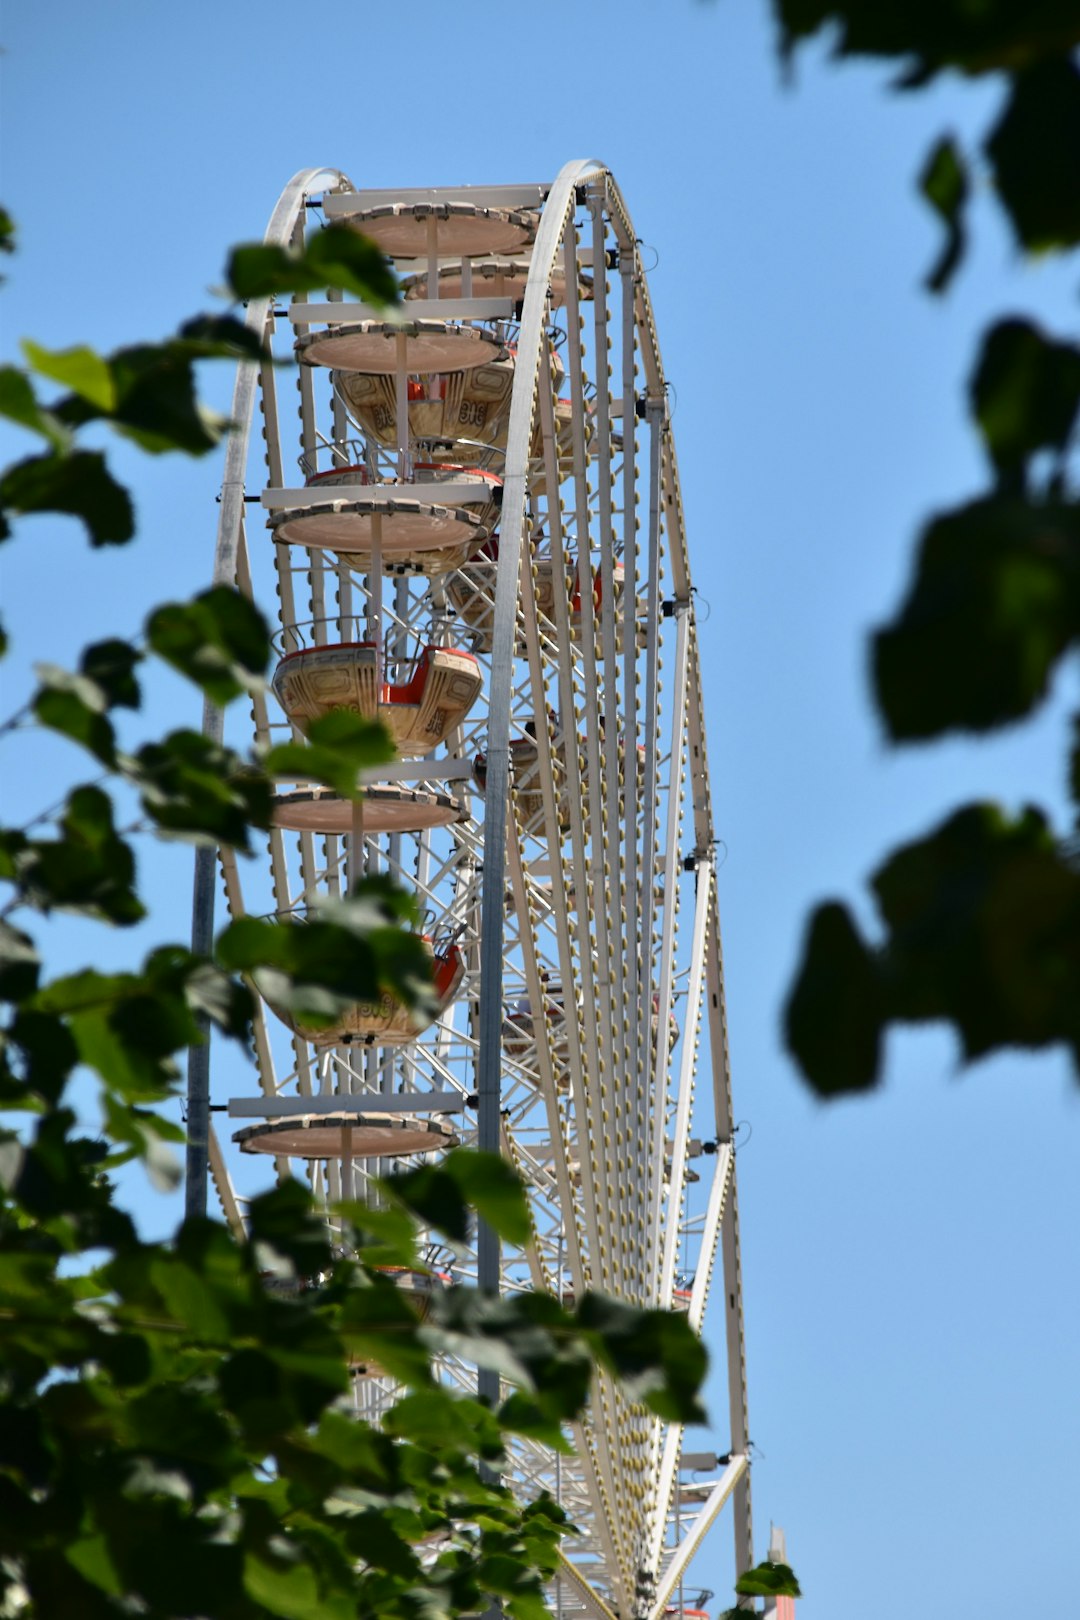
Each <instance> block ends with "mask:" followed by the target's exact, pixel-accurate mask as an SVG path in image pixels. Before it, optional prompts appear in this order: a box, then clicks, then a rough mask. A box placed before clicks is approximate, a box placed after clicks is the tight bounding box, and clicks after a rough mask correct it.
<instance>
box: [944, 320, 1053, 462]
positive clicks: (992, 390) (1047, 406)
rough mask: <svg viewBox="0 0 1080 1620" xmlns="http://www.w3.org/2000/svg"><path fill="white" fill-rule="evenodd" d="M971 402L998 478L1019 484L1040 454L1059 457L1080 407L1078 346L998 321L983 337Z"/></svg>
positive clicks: (1016, 323)
mask: <svg viewBox="0 0 1080 1620" xmlns="http://www.w3.org/2000/svg"><path fill="white" fill-rule="evenodd" d="M971 400H972V405H973V407H974V411H975V415H976V417H977V418H978V422H979V426H980V428H981V429H982V435H983V438H984V439H985V441H986V447H987V450H988V451H989V453H990V457H991V460H992V461H993V463H994V466H995V468H996V469H997V472H998V476H999V478H1002V479H1003V480H1011V481H1012V482H1013V483H1014V484H1017V485H1022V484H1023V482H1024V479H1025V475H1026V472H1027V464H1028V461H1029V459H1030V458H1031V457H1032V456H1033V455H1035V454H1036V452H1037V451H1039V450H1054V451H1057V452H1058V454H1059V455H1061V454H1062V453H1063V452H1064V450H1065V448H1066V445H1067V444H1068V441H1069V438H1070V436H1071V434H1072V431H1073V427H1074V426H1075V423H1076V414H1077V409H1078V408H1080V348H1078V347H1077V346H1076V345H1075V344H1073V343H1055V342H1054V341H1053V340H1052V339H1049V338H1047V337H1045V336H1044V334H1043V333H1042V332H1041V331H1040V330H1039V328H1038V327H1037V326H1034V325H1033V324H1032V323H1031V322H1030V321H1026V320H1021V319H1016V318H1014V319H1011V320H1003V321H998V322H997V323H996V324H995V325H994V326H993V327H991V329H990V331H989V332H988V333H987V334H986V336H985V338H984V339H983V347H982V353H981V354H980V356H979V363H978V366H977V368H976V371H975V375H974V376H973V378H972V380H971Z"/></svg>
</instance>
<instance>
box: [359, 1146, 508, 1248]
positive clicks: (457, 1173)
mask: <svg viewBox="0 0 1080 1620" xmlns="http://www.w3.org/2000/svg"><path fill="white" fill-rule="evenodd" d="M383 1185H384V1186H385V1187H386V1188H387V1189H388V1191H389V1192H391V1193H392V1195H393V1196H394V1197H395V1198H397V1199H399V1200H400V1202H401V1203H402V1204H404V1205H405V1207H406V1208H407V1209H410V1210H411V1211H412V1213H413V1214H414V1215H416V1216H417V1217H418V1218H419V1219H420V1221H421V1222H422V1223H423V1224H424V1225H427V1226H434V1227H436V1228H437V1229H438V1230H439V1231H440V1232H445V1233H446V1235H447V1236H448V1237H449V1238H452V1239H453V1241H454V1242H456V1243H463V1242H465V1240H466V1239H467V1237H468V1232H469V1209H470V1207H471V1208H473V1209H475V1210H476V1211H477V1213H478V1214H479V1215H480V1216H481V1218H482V1219H483V1220H485V1221H487V1223H488V1225H489V1226H491V1227H492V1228H493V1230H494V1231H495V1232H497V1233H498V1235H499V1236H500V1237H501V1238H503V1239H504V1240H505V1241H506V1242H507V1243H515V1244H522V1243H524V1242H526V1241H527V1239H528V1237H529V1235H530V1232H531V1230H532V1226H531V1221H530V1218H529V1206H528V1203H527V1200H526V1198H525V1192H524V1188H523V1187H522V1185H521V1182H520V1180H519V1179H518V1177H517V1175H516V1174H515V1173H514V1171H513V1169H512V1168H511V1166H510V1165H508V1164H507V1163H506V1161H505V1159H501V1158H500V1157H499V1155H498V1154H497V1153H481V1152H479V1151H477V1150H476V1149H475V1148H457V1149H455V1150H454V1152H452V1153H450V1154H448V1155H447V1157H446V1158H445V1159H443V1160H442V1162H441V1163H440V1164H425V1165H421V1166H420V1167H419V1168H418V1169H416V1170H409V1171H406V1172H405V1173H404V1174H403V1175H399V1176H392V1177H390V1178H388V1179H387V1180H386V1181H385V1182H384V1183H383Z"/></svg>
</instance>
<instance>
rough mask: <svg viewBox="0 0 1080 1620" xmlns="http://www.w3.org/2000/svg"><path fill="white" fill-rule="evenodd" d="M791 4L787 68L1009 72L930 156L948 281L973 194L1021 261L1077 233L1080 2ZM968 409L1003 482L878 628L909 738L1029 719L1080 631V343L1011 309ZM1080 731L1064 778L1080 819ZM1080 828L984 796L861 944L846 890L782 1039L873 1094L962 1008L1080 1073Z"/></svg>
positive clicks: (932, 525) (784, 23)
mask: <svg viewBox="0 0 1080 1620" xmlns="http://www.w3.org/2000/svg"><path fill="white" fill-rule="evenodd" d="M774 8H775V12H776V15H777V19H778V22H779V25H780V32H781V49H782V52H783V54H784V56H785V57H786V58H787V59H789V60H790V59H791V57H792V56H793V53H794V52H795V51H796V49H797V47H798V45H799V44H800V42H802V41H803V40H806V39H808V38H810V37H812V36H814V35H816V34H818V33H819V32H821V31H823V30H824V31H827V32H828V35H829V37H830V38H831V41H832V46H833V51H834V54H835V55H836V56H838V57H852V56H864V57H876V58H879V59H883V60H887V61H891V62H894V63H896V64H897V66H898V69H899V75H898V77H897V79H896V81H895V87H896V88H898V89H900V90H902V91H914V90H918V89H919V88H920V87H921V86H924V85H926V84H927V83H929V82H930V81H932V80H933V79H935V78H936V77H937V75H939V74H941V73H943V72H947V71H949V70H957V71H959V72H960V73H962V74H964V75H966V76H968V77H972V78H975V77H979V78H986V77H988V76H989V77H992V79H993V80H994V82H995V83H997V84H1000V86H1001V88H1002V96H1001V100H1000V105H999V110H998V112H997V114H996V116H995V119H994V122H993V125H992V127H991V128H989V129H988V130H987V132H986V134H985V138H984V139H983V141H982V144H981V149H980V150H978V151H964V150H963V149H962V148H961V146H960V145H959V144H958V143H957V141H956V139H955V138H954V137H953V136H951V135H947V134H946V135H943V136H942V137H941V138H940V139H939V140H938V141H937V142H936V143H935V145H934V147H933V148H932V150H931V151H930V152H929V153H928V154H927V156H926V158H925V159H924V162H923V165H922V169H921V173H920V175H919V182H918V183H919V187H920V190H921V191H922V194H923V195H924V197H925V198H926V200H927V202H928V203H929V204H930V206H931V207H932V208H933V209H934V211H935V213H936V214H937V216H938V217H939V218H940V220H941V222H942V224H943V225H944V227H945V233H946V235H945V242H944V244H943V246H942V250H941V253H940V256H939V258H938V261H937V263H936V264H935V265H934V266H933V268H932V269H931V271H930V272H929V274H928V276H927V280H926V286H927V288H928V289H929V290H930V291H931V292H933V293H935V294H941V293H943V292H944V291H945V289H946V288H947V287H948V286H949V284H950V283H951V281H952V278H953V277H954V275H955V274H956V272H957V271H958V269H959V268H960V267H961V265H962V262H963V259H964V255H965V253H967V252H968V251H970V230H969V228H968V224H967V220H966V217H965V210H966V206H967V204H968V202H969V201H970V197H971V193H972V190H973V188H975V187H976V186H978V187H980V188H981V189H982V190H983V192H985V193H988V194H989V195H990V196H991V197H992V198H993V199H994V200H995V202H996V204H997V205H998V206H999V207H1000V208H1001V209H1002V210H1003V212H1004V215H1005V218H1006V219H1007V221H1008V224H1009V226H1010V228H1011V231H1012V234H1013V236H1014V238H1015V241H1016V243H1017V246H1018V248H1019V249H1020V250H1021V252H1022V253H1027V254H1033V253H1048V252H1054V253H1063V252H1068V251H1070V250H1072V249H1074V248H1075V247H1076V246H1077V244H1078V243H1080V66H1078V62H1077V47H1078V45H1080V0H978V3H977V4H972V3H971V0H846V3H845V0H774ZM970 407H971V414H972V418H973V421H974V424H975V426H976V428H977V431H978V433H979V434H980V436H981V439H982V443H983V445H984V448H985V450H986V454H987V460H988V464H989V475H990V485H989V488H987V489H986V490H984V491H981V492H978V493H976V494H974V495H973V496H972V497H971V498H970V499H969V500H967V501H965V502H964V503H963V504H962V505H960V506H958V507H955V508H954V509H952V510H950V511H947V512H940V513H938V514H936V515H935V516H933V517H931V518H930V520H929V521H928V523H927V524H926V527H925V529H924V531H923V534H922V537H921V540H920V542H919V546H918V549H917V552H916V556H915V561H914V567H913V572H912V578H911V581H910V583H909V585H908V588H907V592H906V595H905V598H904V601H903V602H902V604H901V606H900V608H899V610H898V612H897V613H896V615H895V616H894V618H893V619H892V621H891V623H889V624H887V625H885V626H883V627H882V628H881V629H879V630H878V631H877V632H876V634H875V635H874V637H873V642H872V678H873V690H874V697H875V700H876V704H877V708H878V712H879V714H880V716H881V719H882V723H883V725H884V728H885V731H886V734H887V736H888V737H889V739H890V740H891V741H893V742H896V743H911V742H930V741H933V740H935V739H937V738H940V737H945V736H948V735H950V734H953V733H974V734H980V735H981V734H985V733H988V732H992V731H996V730H998V729H1000V728H1001V727H1003V726H1007V725H1010V724H1013V723H1014V722H1016V721H1018V720H1021V719H1023V718H1025V717H1027V716H1029V715H1031V714H1033V713H1034V712H1035V711H1036V710H1037V708H1038V707H1039V705H1040V704H1041V703H1042V702H1043V700H1044V699H1045V697H1046V695H1047V693H1048V692H1049V690H1050V686H1051V683H1052V681H1053V678H1054V675H1055V673H1056V670H1057V668H1058V666H1059V664H1060V663H1061V662H1062V661H1063V659H1064V658H1065V657H1066V655H1067V654H1069V653H1075V650H1076V647H1077V645H1078V643H1080V500H1078V497H1077V491H1076V453H1077V433H1076V426H1077V417H1078V414H1080V345H1078V344H1077V342H1076V341H1075V340H1074V339H1073V338H1072V337H1059V336H1056V335H1055V334H1053V333H1048V332H1045V331H1043V330H1042V329H1041V328H1040V327H1039V326H1037V325H1036V324H1035V323H1034V322H1033V321H1032V320H1030V319H1029V318H1027V317H1026V316H1024V315H1007V316H1004V317H1003V318H1001V319H999V320H997V321H996V322H994V324H993V325H992V326H991V327H990V329H989V330H988V331H987V332H986V333H985V334H984V335H983V338H982V342H981V346H980V352H979V354H978V357H977V359H976V363H975V366H974V369H973V373H972V378H971V384H970ZM1075 739H1076V734H1075V732H1074V734H1073V736H1071V737H1070V738H1069V740H1068V752H1067V758H1066V765H1065V780H1066V783H1067V786H1068V791H1069V794H1070V796H1071V798H1072V801H1073V803H1074V805H1076V806H1077V809H1078V813H1080V763H1078V762H1080V748H1078V746H1077V743H1076V740H1075ZM1022 791H1023V789H1022V785H1021V792H1022ZM1078 825H1080V821H1078ZM1075 830H1076V829H1075V827H1074V828H1070V829H1064V830H1061V831H1055V830H1054V829H1053V827H1052V825H1051V818H1050V816H1049V814H1048V813H1047V812H1046V811H1045V810H1044V809H1040V808H1039V807H1037V806H1029V807H1027V808H1025V809H1024V810H1022V811H1021V812H1020V813H1019V814H1018V815H1012V814H1009V813H1007V812H1006V811H1004V810H1002V809H1000V808H999V807H997V806H995V805H982V804H977V805H969V806H966V807H964V808H960V809H958V810H957V811H956V812H955V814H953V815H952V816H950V817H949V818H948V819H947V820H946V821H945V822H944V824H943V825H942V826H941V827H939V828H937V829H936V830H935V831H933V832H931V833H929V834H928V835H927V836H925V837H923V838H921V839H917V840H915V841H914V842H912V843H910V844H908V845H907V846H906V847H904V848H903V849H900V850H897V851H896V852H894V853H893V854H892V855H891V856H889V857H887V858H886V860H885V861H884V862H883V864H882V865H881V867H880V869H879V870H878V871H877V873H876V874H875V875H874V877H873V878H872V879H871V887H872V889H873V893H874V897H875V900H876V902H877V907H878V912H879V914H880V918H881V922H882V926H883V935H882V938H881V940H880V942H878V943H871V942H867V941H866V940H864V938H863V937H862V934H861V933H860V931H859V928H858V926H857V924H856V922H855V921H854V919H853V917H852V915H851V912H850V910H849V909H848V908H847V907H846V906H844V905H843V904H841V903H840V902H838V901H828V902H826V903H825V904H822V905H820V906H818V907H817V909H816V910H815V912H814V913H813V916H812V917H811V918H810V921H809V924H808V928H807V932H806V937H805V940H804V943H803V948H802V956H801V960H800V963H799V966H798V969H797V972H796V976H795V980H794V984H793V986H792V989H791V992H790V995H789V999H788V1004H787V1010H786V1033H787V1041H788V1046H789V1049H790V1050H791V1052H792V1054H793V1056H794V1057H795V1059H796V1061H797V1062H798V1064H799V1066H800V1068H801V1070H802V1072H803V1074H804V1075H805V1077H806V1079H807V1080H808V1081H809V1083H810V1085H811V1086H812V1087H813V1089H814V1090H815V1091H816V1092H817V1093H818V1095H819V1096H822V1097H833V1096H837V1095H840V1094H843V1093H849V1092H853V1091H863V1090H865V1089H867V1088H868V1087H870V1086H873V1085H874V1084H875V1083H876V1082H877V1081H878V1080H879V1079H880V1077H881V1067H882V1049H883V1037H884V1035H885V1033H886V1031H887V1029H888V1027H889V1026H890V1025H893V1024H897V1023H913V1022H922V1021H926V1020H934V1021H944V1022H946V1023H947V1024H949V1025H951V1026H952V1028H953V1029H954V1030H955V1031H956V1034H957V1036H958V1038H959V1043H960V1050H961V1054H962V1057H963V1060H964V1061H971V1060H973V1059H976V1058H978V1057H981V1056H983V1055H985V1054H987V1053H989V1052H993V1051H997V1050H1000V1049H1001V1048H1005V1047H1024V1048H1039V1047H1045V1046H1050V1045H1062V1044H1064V1045H1065V1046H1066V1047H1067V1048H1068V1049H1069V1051H1070V1052H1071V1054H1072V1057H1073V1061H1074V1063H1075V1064H1076V1066H1077V1068H1078V1069H1080V1016H1078V1014H1077V1011H1076V1009H1077V1008H1078V1007H1080V864H1078V860H1077V850H1076V844H1075V841H1074V835H1075Z"/></svg>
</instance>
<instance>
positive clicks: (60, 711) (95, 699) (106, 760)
mask: <svg viewBox="0 0 1080 1620" xmlns="http://www.w3.org/2000/svg"><path fill="white" fill-rule="evenodd" d="M35 674H36V675H37V677H38V680H39V681H40V682H41V686H40V688H39V690H38V691H37V692H36V693H35V695H34V698H33V710H34V714H35V715H36V716H37V718H38V720H39V721H40V722H41V724H42V725H43V726H48V727H49V729H50V730H51V731H58V732H59V733H60V734H61V736H64V737H69V738H70V739H71V741H72V742H74V743H78V745H79V746H80V747H81V748H85V749H86V750H87V751H88V752H89V753H91V754H93V755H94V757H95V759H99V760H101V762H102V764H103V765H112V764H113V763H114V762H115V759H116V737H115V733H114V732H113V728H112V725H111V723H110V721H109V720H107V719H106V717H105V709H106V707H107V698H106V694H105V692H104V691H103V689H102V687H101V686H100V685H99V684H98V682H97V681H94V680H91V679H90V678H89V677H88V676H86V675H71V674H69V673H68V671H67V670H64V669H60V668H58V667H57V665H55V664H38V665H37V666H36V668H35Z"/></svg>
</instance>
